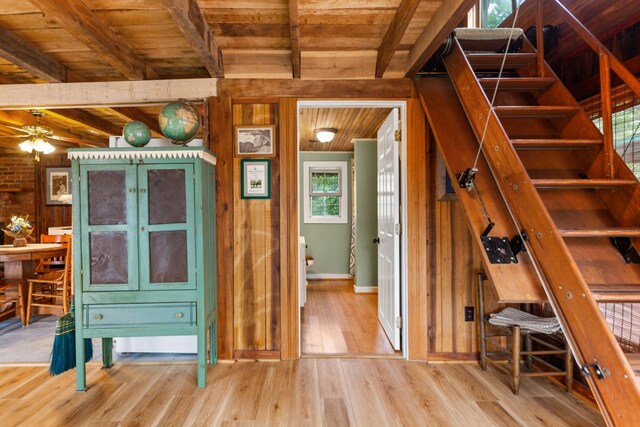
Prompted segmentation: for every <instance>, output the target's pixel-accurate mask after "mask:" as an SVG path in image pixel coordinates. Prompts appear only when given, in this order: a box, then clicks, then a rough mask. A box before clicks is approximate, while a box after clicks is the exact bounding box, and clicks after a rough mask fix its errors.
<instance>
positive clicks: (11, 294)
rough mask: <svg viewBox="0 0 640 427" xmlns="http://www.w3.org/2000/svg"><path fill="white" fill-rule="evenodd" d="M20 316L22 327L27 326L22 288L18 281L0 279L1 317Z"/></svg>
mask: <svg viewBox="0 0 640 427" xmlns="http://www.w3.org/2000/svg"><path fill="white" fill-rule="evenodd" d="M11 314H12V315H13V316H16V315H19V316H20V321H21V322H22V325H23V326H24V325H25V313H24V306H23V304H22V286H20V282H18V281H15V280H14V281H7V280H5V279H0V317H2V318H7V316H9V315H11ZM13 316H12V317H13Z"/></svg>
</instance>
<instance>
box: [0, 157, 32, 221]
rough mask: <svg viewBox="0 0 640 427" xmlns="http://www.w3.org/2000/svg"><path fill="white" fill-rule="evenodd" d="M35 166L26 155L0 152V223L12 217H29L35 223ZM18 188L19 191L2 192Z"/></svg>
mask: <svg viewBox="0 0 640 427" xmlns="http://www.w3.org/2000/svg"><path fill="white" fill-rule="evenodd" d="M35 187H36V164H35V161H34V160H33V157H31V156H30V155H28V154H18V153H7V152H2V151H0V221H3V222H5V223H6V222H8V220H9V219H10V218H11V216H12V215H16V214H20V215H29V219H31V220H32V223H33V224H35V223H36V219H37V218H36V192H35ZM15 188H20V189H22V190H21V191H18V192H13V191H3V190H4V189H15Z"/></svg>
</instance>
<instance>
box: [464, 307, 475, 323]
mask: <svg viewBox="0 0 640 427" xmlns="http://www.w3.org/2000/svg"><path fill="white" fill-rule="evenodd" d="M473 319H474V310H473V306H472V305H468V306H466V307H465V308H464V321H465V322H473Z"/></svg>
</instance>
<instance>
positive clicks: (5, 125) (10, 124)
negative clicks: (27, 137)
mask: <svg viewBox="0 0 640 427" xmlns="http://www.w3.org/2000/svg"><path fill="white" fill-rule="evenodd" d="M0 125H2V126H4V127H7V128H9V129H13V130H17V131H18V132H24V131H25V130H24V128H22V127H20V126H16V125H14V124H13V123H10V122H5V121H4V120H0Z"/></svg>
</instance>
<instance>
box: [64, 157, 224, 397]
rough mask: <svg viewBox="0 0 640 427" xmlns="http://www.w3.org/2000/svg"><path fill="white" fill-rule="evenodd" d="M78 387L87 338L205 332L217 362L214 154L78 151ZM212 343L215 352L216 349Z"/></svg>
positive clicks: (107, 348) (207, 357)
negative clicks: (84, 340) (84, 344)
mask: <svg viewBox="0 0 640 427" xmlns="http://www.w3.org/2000/svg"><path fill="white" fill-rule="evenodd" d="M69 157H70V158H71V160H72V174H73V178H74V179H75V180H76V183H77V184H74V193H73V214H74V220H73V234H74V281H75V293H76V296H75V307H76V361H77V367H78V369H77V388H78V390H84V389H85V387H86V376H85V368H84V363H83V360H84V346H83V345H82V342H83V340H82V338H102V339H103V341H102V342H103V345H102V347H103V364H104V365H105V367H109V366H111V363H112V362H111V360H112V337H114V336H120V337H128V336H165V335H166V336H170V335H197V341H198V344H197V347H198V386H200V387H204V385H205V376H206V365H207V363H216V361H217V354H216V344H217V331H216V253H215V250H216V242H215V158H214V157H213V156H212V155H211V153H210V152H209V151H208V150H206V149H204V148H177V147H176V148H173V147H171V148H161V149H109V150H96V149H77V150H69ZM207 342H208V345H207Z"/></svg>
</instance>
